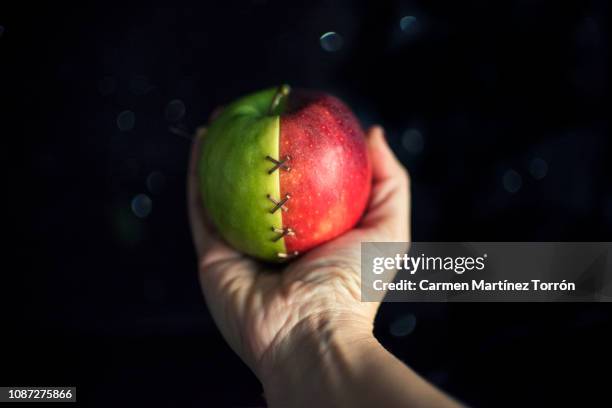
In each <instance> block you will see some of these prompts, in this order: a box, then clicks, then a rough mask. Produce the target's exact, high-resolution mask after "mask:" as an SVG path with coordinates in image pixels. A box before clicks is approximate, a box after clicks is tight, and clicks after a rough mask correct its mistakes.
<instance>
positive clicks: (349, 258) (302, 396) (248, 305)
mask: <svg viewBox="0 0 612 408" xmlns="http://www.w3.org/2000/svg"><path fill="white" fill-rule="evenodd" d="M202 137H206V136H205V132H200V134H199V136H198V137H196V139H195V141H194V143H193V146H192V154H191V163H190V171H189V179H188V205H189V218H190V223H191V230H192V234H193V239H194V243H195V247H196V252H197V256H198V268H199V277H200V283H201V286H202V290H203V292H204V297H205V299H206V303H207V305H208V308H209V309H210V312H211V313H212V316H213V318H214V319H215V322H216V324H217V326H218V327H219V330H220V331H221V333H222V335H223V337H224V338H225V339H226V341H227V342H228V343H229V344H230V346H231V347H232V349H233V350H234V351H235V352H236V353H237V354H238V355H239V356H240V357H241V358H242V359H243V360H244V362H245V363H246V364H247V365H248V366H249V367H250V368H251V369H252V370H253V372H254V373H255V375H256V376H257V377H258V378H259V380H260V381H261V383H262V385H263V387H264V393H265V397H266V400H267V402H268V404H269V406H270V407H345V406H346V407H374V406H385V407H440V408H443V407H444V408H445V407H458V406H460V404H458V403H457V402H456V401H454V400H453V399H451V398H450V397H448V396H446V395H445V394H444V393H442V392H441V391H440V390H438V389H437V388H435V387H434V386H433V385H431V384H429V383H428V382H426V381H425V380H423V379H422V378H421V377H419V376H418V374H416V373H415V372H414V371H413V370H412V369H410V368H409V367H407V366H406V365H405V364H404V363H402V362H400V361H399V360H398V359H396V358H395V357H394V356H393V355H391V354H390V353H389V352H387V351H386V350H385V349H384V348H383V347H382V345H381V344H380V343H379V342H378V341H377V340H376V339H375V337H374V335H373V333H372V329H373V324H374V317H375V315H376V312H377V310H378V307H379V303H376V302H361V292H360V283H361V277H360V258H361V254H360V248H361V242H371V241H379V242H392V241H396V242H409V241H410V217H409V215H410V179H409V175H408V173H407V171H406V169H405V168H404V167H403V166H402V164H401V163H400V162H399V161H398V160H397V158H396V157H395V155H394V154H393V152H392V151H391V149H390V148H389V146H388V144H387V142H386V141H385V137H384V134H383V130H382V128H380V127H377V126H375V127H373V128H371V129H370V130H369V131H368V132H367V140H368V151H369V155H370V159H371V161H372V170H373V185H372V195H371V198H370V202H369V205H368V208H367V210H366V212H365V214H364V217H363V218H362V220H361V222H360V223H359V224H358V225H357V226H356V227H355V228H354V229H353V230H351V231H349V232H347V233H345V234H344V235H342V236H340V237H338V238H336V239H334V240H333V241H330V242H328V243H326V244H324V245H322V246H319V247H317V248H316V249H314V250H312V251H310V252H308V253H307V254H305V255H303V256H301V257H299V258H297V259H296V260H294V261H292V262H290V263H288V264H286V265H285V266H283V267H279V268H276V267H271V266H269V265H265V264H262V263H259V262H257V261H255V260H253V259H251V258H249V257H247V256H245V255H242V254H240V253H239V252H237V251H235V250H234V249H232V248H230V247H229V246H228V245H227V244H225V243H224V242H223V240H222V239H221V238H220V237H219V236H218V235H217V233H216V232H215V231H214V228H212V227H211V224H210V223H209V222H208V220H207V219H206V216H205V214H204V212H203V208H202V204H201V198H200V195H199V191H198V185H197V184H198V183H197V176H196V171H195V168H196V161H197V152H198V151H199V143H200V141H201V139H202Z"/></svg>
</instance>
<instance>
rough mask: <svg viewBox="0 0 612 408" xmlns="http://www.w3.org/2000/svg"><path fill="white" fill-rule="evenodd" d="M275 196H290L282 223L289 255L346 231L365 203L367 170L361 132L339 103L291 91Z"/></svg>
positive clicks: (282, 131) (284, 116) (368, 183)
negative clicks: (285, 164) (286, 163)
mask: <svg viewBox="0 0 612 408" xmlns="http://www.w3.org/2000/svg"><path fill="white" fill-rule="evenodd" d="M286 156H289V157H291V160H290V162H291V171H281V172H280V189H281V196H282V197H284V196H285V194H290V195H291V199H290V201H289V202H288V203H287V204H288V205H287V206H288V208H289V210H288V211H286V212H285V213H283V223H284V225H285V226H289V227H291V228H292V230H294V231H295V235H292V236H286V237H285V245H286V247H287V251H288V252H289V253H293V252H295V251H297V252H299V253H302V252H305V251H307V250H309V249H311V248H313V247H315V246H317V245H319V244H321V243H323V242H326V241H329V240H330V239H332V238H335V237H337V236H339V235H340V234H342V233H344V232H346V231H348V230H349V229H351V228H352V227H354V226H355V224H357V222H358V221H359V219H360V218H361V215H362V214H363V211H364V209H365V207H366V205H367V201H368V197H369V194H370V187H371V178H372V175H371V167H370V161H369V158H368V153H367V146H366V141H365V137H364V134H363V130H362V129H361V126H360V125H359V122H358V121H357V119H356V118H355V116H354V115H353V114H352V112H351V111H350V110H349V108H348V107H347V106H346V105H345V104H344V103H342V102H341V101H340V100H339V99H337V98H335V97H333V96H331V95H328V94H325V93H322V92H313V91H305V90H296V91H294V92H292V93H291V94H290V96H289V99H288V101H287V107H286V110H285V112H284V113H283V114H282V115H281V118H280V157H286Z"/></svg>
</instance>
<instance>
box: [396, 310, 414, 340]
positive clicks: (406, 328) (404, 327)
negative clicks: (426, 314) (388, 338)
mask: <svg viewBox="0 0 612 408" xmlns="http://www.w3.org/2000/svg"><path fill="white" fill-rule="evenodd" d="M416 323H417V319H416V316H415V315H413V314H412V313H409V314H407V315H405V316H401V317H399V318H398V319H396V320H394V321H393V322H392V323H391V325H390V326H389V331H390V332H391V335H392V336H395V337H405V336H408V335H409V334H410V333H412V332H413V331H414V329H415V328H416Z"/></svg>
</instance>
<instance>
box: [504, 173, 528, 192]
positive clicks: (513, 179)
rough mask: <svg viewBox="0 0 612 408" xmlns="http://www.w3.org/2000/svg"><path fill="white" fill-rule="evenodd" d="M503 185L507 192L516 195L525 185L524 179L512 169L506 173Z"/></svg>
mask: <svg viewBox="0 0 612 408" xmlns="http://www.w3.org/2000/svg"><path fill="white" fill-rule="evenodd" d="M502 183H503V185H504V189H505V190H506V191H507V192H509V193H516V192H518V191H519V190H520V189H521V186H522V185H523V178H522V177H521V175H520V174H518V173H517V172H516V171H515V170H512V169H510V170H508V171H506V172H505V173H504V177H503V179H502Z"/></svg>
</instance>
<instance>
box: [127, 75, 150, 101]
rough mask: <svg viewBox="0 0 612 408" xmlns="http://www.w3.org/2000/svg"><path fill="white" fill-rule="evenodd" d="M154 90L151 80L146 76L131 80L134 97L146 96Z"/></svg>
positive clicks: (131, 90)
mask: <svg viewBox="0 0 612 408" xmlns="http://www.w3.org/2000/svg"><path fill="white" fill-rule="evenodd" d="M152 89H153V85H151V84H150V83H149V79H148V78H147V77H146V76H144V75H138V76H135V77H134V78H132V79H131V80H130V92H132V93H133V94H134V95H141V96H142V95H146V94H148V93H149V91H151V90H152Z"/></svg>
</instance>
